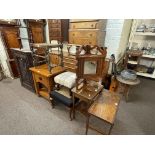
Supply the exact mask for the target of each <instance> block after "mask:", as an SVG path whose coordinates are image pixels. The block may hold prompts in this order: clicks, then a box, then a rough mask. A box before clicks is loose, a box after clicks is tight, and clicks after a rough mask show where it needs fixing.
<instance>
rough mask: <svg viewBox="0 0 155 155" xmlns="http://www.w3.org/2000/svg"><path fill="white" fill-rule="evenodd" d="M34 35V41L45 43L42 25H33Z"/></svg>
mask: <svg viewBox="0 0 155 155" xmlns="http://www.w3.org/2000/svg"><path fill="white" fill-rule="evenodd" d="M31 31H32V37H33V41H34V43H43V42H44V35H43V33H44V32H43V29H42V27H32V28H31Z"/></svg>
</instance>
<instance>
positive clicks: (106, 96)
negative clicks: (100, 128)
mask: <svg viewBox="0 0 155 155" xmlns="http://www.w3.org/2000/svg"><path fill="white" fill-rule="evenodd" d="M119 103H120V95H118V94H117V93H114V92H110V91H108V90H105V89H104V90H103V91H102V93H101V94H100V95H99V96H98V98H97V99H96V100H95V102H94V103H93V104H92V105H91V106H90V108H89V109H88V113H89V114H92V115H94V116H96V117H98V118H100V119H103V120H105V121H106V122H109V123H111V124H113V123H114V120H115V117H116V113H117V110H118V106H119Z"/></svg>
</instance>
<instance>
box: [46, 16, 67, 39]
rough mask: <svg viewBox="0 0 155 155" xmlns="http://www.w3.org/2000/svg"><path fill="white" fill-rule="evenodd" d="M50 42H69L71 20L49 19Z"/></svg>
mask: <svg viewBox="0 0 155 155" xmlns="http://www.w3.org/2000/svg"><path fill="white" fill-rule="evenodd" d="M48 28H49V40H50V41H51V40H58V41H60V42H63V41H67V42H68V29H69V19H48Z"/></svg>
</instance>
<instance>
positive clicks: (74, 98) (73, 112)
mask: <svg viewBox="0 0 155 155" xmlns="http://www.w3.org/2000/svg"><path fill="white" fill-rule="evenodd" d="M72 112H73V119H75V96H74V93H73V110H72Z"/></svg>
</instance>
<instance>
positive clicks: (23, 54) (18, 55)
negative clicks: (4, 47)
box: [11, 48, 35, 92]
mask: <svg viewBox="0 0 155 155" xmlns="http://www.w3.org/2000/svg"><path fill="white" fill-rule="evenodd" d="M11 51H12V53H13V55H14V59H15V62H16V65H17V69H18V71H19V77H20V82H21V85H22V86H23V87H25V88H27V89H29V90H31V91H32V92H35V88H34V83H33V77H32V73H31V71H30V70H29V68H30V67H33V59H32V52H31V51H26V50H21V49H17V48H13V49H11Z"/></svg>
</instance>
